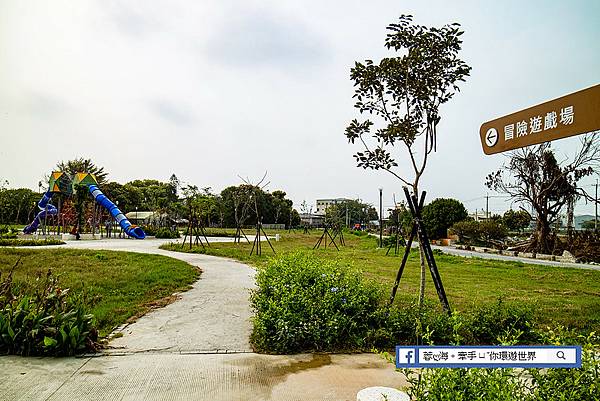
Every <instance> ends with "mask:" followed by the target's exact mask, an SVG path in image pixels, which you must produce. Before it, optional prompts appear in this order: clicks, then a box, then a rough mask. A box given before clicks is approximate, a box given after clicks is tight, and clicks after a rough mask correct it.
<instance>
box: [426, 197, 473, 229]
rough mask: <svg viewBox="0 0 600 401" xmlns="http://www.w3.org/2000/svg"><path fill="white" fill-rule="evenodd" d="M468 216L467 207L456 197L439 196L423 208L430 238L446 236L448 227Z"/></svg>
mask: <svg viewBox="0 0 600 401" xmlns="http://www.w3.org/2000/svg"><path fill="white" fill-rule="evenodd" d="M467 216H468V214H467V209H465V206H464V205H463V204H462V203H460V202H459V201H457V200H456V199H443V198H438V199H435V200H434V201H433V202H431V203H429V204H428V205H426V206H425V207H424V208H423V221H424V222H425V227H426V228H427V235H428V236H429V238H430V239H438V238H445V237H446V236H447V232H448V229H449V228H450V227H452V225H453V224H454V223H457V222H459V221H462V220H464V219H466V218H467Z"/></svg>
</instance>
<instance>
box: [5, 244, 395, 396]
mask: <svg viewBox="0 0 600 401" xmlns="http://www.w3.org/2000/svg"><path fill="white" fill-rule="evenodd" d="M217 240H223V239H216V238H215V239H211V241H212V242H214V241H217ZM163 242H168V241H165V240H144V241H135V240H127V239H123V240H115V239H113V240H97V241H78V242H69V243H68V244H67V245H65V247H68V248H79V249H103V250H104V249H106V250H120V251H131V252H141V253H154V254H160V255H166V256H169V257H172V258H176V259H180V260H183V261H186V262H188V263H190V264H193V265H195V266H198V267H200V268H201V269H202V271H203V273H202V275H201V277H200V280H198V281H197V282H196V283H195V284H194V285H193V288H192V289H191V290H189V291H187V292H185V293H183V294H181V299H179V300H178V301H176V302H174V303H172V304H170V305H168V306H166V307H165V308H161V309H157V310H154V311H152V312H150V313H148V314H147V315H145V316H143V317H141V318H140V319H138V321H136V322H135V323H132V324H130V325H127V326H125V327H122V328H121V329H120V330H121V332H122V333H123V336H122V337H120V338H116V339H114V340H113V341H111V343H110V346H111V347H110V349H108V350H107V351H106V352H104V353H103V354H100V355H94V356H86V357H82V358H22V357H14V356H5V357H0V372H1V373H0V376H2V380H0V399H2V400H65V399H69V400H111V401H112V400H164V399H169V400H211V401H219V400H223V401H225V400H336V401H339V400H355V399H356V393H357V392H358V391H359V390H360V389H362V388H364V387H369V386H376V385H381V386H389V387H396V388H399V387H402V386H404V385H405V384H406V382H405V381H404V378H403V376H402V375H401V374H399V373H397V372H395V371H394V367H393V365H392V364H390V363H388V362H386V361H385V360H383V359H382V358H381V357H379V356H378V355H373V354H358V355H329V354H325V355H322V354H318V355H312V354H303V355H293V356H288V355H260V354H255V353H252V352H251V348H250V344H249V336H250V332H251V321H250V317H251V310H250V304H249V291H250V289H251V288H253V286H254V270H253V269H252V268H251V267H249V266H247V265H245V264H242V263H239V262H236V261H233V260H229V259H224V258H218V257H214V256H208V255H201V254H187V253H178V252H170V251H164V250H160V249H158V246H159V245H160V244H161V243H163Z"/></svg>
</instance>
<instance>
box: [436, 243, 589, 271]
mask: <svg viewBox="0 0 600 401" xmlns="http://www.w3.org/2000/svg"><path fill="white" fill-rule="evenodd" d="M431 248H432V249H439V250H440V251H442V252H444V253H447V254H449V255H457V256H462V257H465V258H481V259H492V260H504V261H507V262H522V263H527V264H530V265H542V266H558V267H570V268H574V269H587V270H600V266H597V265H591V264H587V263H568V262H557V261H553V260H542V259H532V258H523V257H519V256H510V255H498V254H495V253H484V252H475V251H465V250H462V249H456V248H453V247H450V246H439V245H431Z"/></svg>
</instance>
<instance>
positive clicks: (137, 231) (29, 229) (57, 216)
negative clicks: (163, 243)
mask: <svg viewBox="0 0 600 401" xmlns="http://www.w3.org/2000/svg"><path fill="white" fill-rule="evenodd" d="M78 188H80V189H81V188H85V189H86V190H87V191H88V192H89V194H90V195H91V196H92V197H93V199H94V201H95V204H94V208H93V213H92V216H91V218H90V219H88V220H90V221H91V224H90V225H91V227H92V233H95V228H96V227H99V230H100V233H101V227H102V224H100V222H101V221H102V219H103V209H104V210H106V212H108V215H109V216H110V218H111V219H112V220H113V221H115V222H116V223H117V224H119V226H120V227H121V229H122V230H123V232H124V233H125V234H126V235H128V236H129V237H132V238H136V239H144V238H145V237H146V233H145V232H144V230H142V228H140V227H138V226H136V225H135V224H131V222H130V221H129V220H128V219H127V217H125V215H124V214H123V212H121V210H119V208H118V207H117V205H115V204H114V203H113V202H112V201H111V200H110V199H109V198H108V197H107V196H106V195H104V194H103V193H102V191H101V190H100V188H98V181H97V180H96V177H95V176H94V175H93V174H90V173H83V172H82V173H76V174H74V175H73V176H71V175H69V174H67V173H64V172H61V171H55V172H52V174H51V175H50V181H49V186H48V190H47V191H46V193H44V195H43V196H42V198H41V199H40V201H39V202H38V204H37V206H38V208H39V209H40V211H39V212H38V214H37V215H36V216H35V218H34V220H33V221H32V222H31V224H29V225H28V226H26V227H25V228H24V229H23V232H24V233H25V234H33V233H34V232H36V231H37V229H38V227H39V226H40V225H42V226H43V227H44V228H45V227H46V226H47V223H48V220H50V222H51V223H56V227H57V230H56V232H57V233H58V234H60V230H61V227H62V228H63V232H65V231H66V227H67V225H71V224H72V225H73V229H72V230H71V234H74V235H77V237H78V238H79V234H80V232H81V230H82V227H80V225H81V224H80V221H81V220H82V219H81V217H82V216H77V217H78V218H75V219H74V217H75V214H76V213H75V212H74V211H73V206H72V204H73V202H72V198H73V197H74V195H76V194H77V190H78ZM55 194H60V195H62V196H61V198H60V199H59V201H58V206H54V205H52V204H51V203H50V200H51V199H52V197H53V195H55ZM63 199H65V204H64V205H62V210H61V200H63ZM68 201H71V202H68ZM96 205H98V206H100V208H98V207H96ZM98 209H99V210H98ZM73 220H75V221H73ZM107 228H108V227H107ZM107 231H108V230H107Z"/></svg>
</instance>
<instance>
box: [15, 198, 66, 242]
mask: <svg viewBox="0 0 600 401" xmlns="http://www.w3.org/2000/svg"><path fill="white" fill-rule="evenodd" d="M50 198H52V192H50V191H48V192H46V193H45V194H44V196H42V199H40V201H39V202H38V207H39V208H40V210H41V212H39V213H38V214H37V216H35V219H34V220H33V222H31V224H30V225H28V226H27V227H25V228H24V229H23V232H24V233H25V234H31V233H34V232H35V231H36V230H37V229H38V226H39V225H40V223H41V222H42V219H44V218H45V217H46V216H54V215H55V214H56V213H58V210H57V209H56V206H54V205H52V204H50V203H49V202H50Z"/></svg>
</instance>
